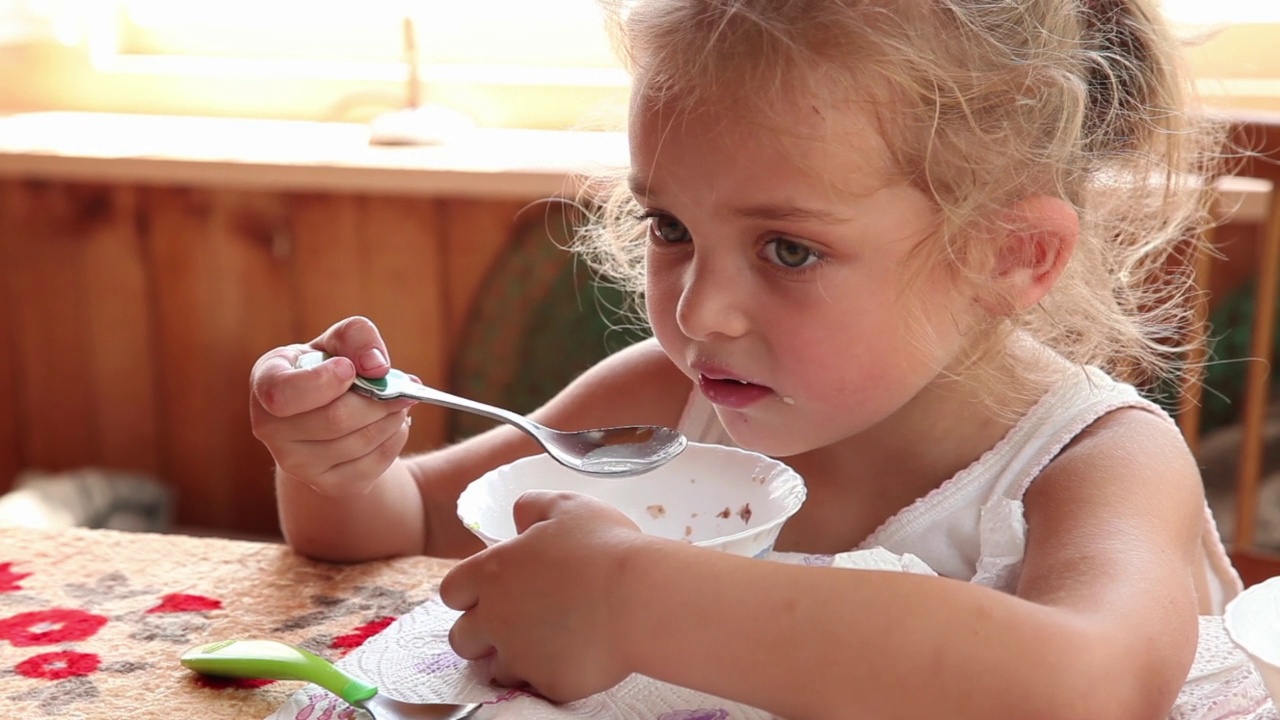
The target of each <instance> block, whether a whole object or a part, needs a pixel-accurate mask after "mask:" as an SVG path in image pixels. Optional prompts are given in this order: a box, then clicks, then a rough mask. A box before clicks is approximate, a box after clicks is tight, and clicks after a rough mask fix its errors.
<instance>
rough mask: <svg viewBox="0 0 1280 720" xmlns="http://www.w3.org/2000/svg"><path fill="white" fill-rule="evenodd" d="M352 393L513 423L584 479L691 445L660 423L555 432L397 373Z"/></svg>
mask: <svg viewBox="0 0 1280 720" xmlns="http://www.w3.org/2000/svg"><path fill="white" fill-rule="evenodd" d="M327 357H328V356H327V355H326V354H324V353H322V352H314V353H307V354H305V355H303V356H302V357H300V358H299V359H298V367H302V368H305V367H314V366H316V365H319V364H320V363H322V362H324V361H325V359H326V358H327ZM351 389H352V390H354V391H355V392H358V393H360V394H361V395H364V396H366V397H370V398H373V399H375V400H397V399H400V398H409V399H412V400H417V401H419V402H425V403H431V404H432V405H440V406H443V407H447V408H450V409H453V410H461V411H463V412H470V413H475V414H477V415H482V416H484V417H487V418H490V419H492V420H498V421H500V422H504V423H507V424H509V425H513V426H515V427H517V428H519V429H520V430H523V431H524V432H525V434H527V435H529V436H530V437H532V438H533V439H534V440H536V441H537V442H538V444H539V445H541V446H542V448H543V450H545V451H546V453H547V454H548V455H550V456H551V457H552V459H554V460H555V461H556V462H558V463H560V464H561V465H563V466H565V467H567V468H570V469H572V470H576V471H578V472H580V473H584V474H586V475H595V476H600V477H614V478H623V477H630V476H633V475H640V474H643V473H646V472H649V471H650V470H653V469H654V468H657V467H659V466H661V465H664V464H666V463H667V462H670V461H671V460H672V459H674V458H675V457H676V456H677V455H679V454H680V453H681V452H683V451H684V449H685V447H687V446H688V440H687V439H686V438H685V436H684V435H683V434H681V433H679V432H677V431H675V430H672V429H671V428H666V427H661V426H658V425H628V426H623V427H612V428H598V429H594V430H580V431H577V432H568V431H563V430H553V429H551V428H549V427H546V426H545V425H541V424H539V423H537V422H534V421H533V420H530V419H529V418H527V417H525V416H523V415H520V414H519V413H515V412H512V411H510V410H505V409H503V408H499V407H494V406H492V405H487V404H485V403H482V402H478V401H476V400H469V399H467V398H463V397H459V396H457V395H453V394H451V393H447V392H444V391H443V390H437V389H436V388H433V387H430V386H427V385H423V384H422V383H420V382H417V381H416V380H414V379H413V378H412V377H410V376H409V375H408V374H406V373H404V372H401V371H400V370H395V369H392V370H391V371H389V372H388V373H387V374H386V376H385V377H381V378H368V377H360V376H357V377H356V379H355V382H354V383H353V384H352V386H351Z"/></svg>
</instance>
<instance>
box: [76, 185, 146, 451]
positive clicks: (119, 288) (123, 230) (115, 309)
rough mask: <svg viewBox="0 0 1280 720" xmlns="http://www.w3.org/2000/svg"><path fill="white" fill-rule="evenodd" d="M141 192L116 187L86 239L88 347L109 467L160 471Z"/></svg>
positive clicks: (95, 414) (95, 405)
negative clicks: (141, 220) (139, 202)
mask: <svg viewBox="0 0 1280 720" xmlns="http://www.w3.org/2000/svg"><path fill="white" fill-rule="evenodd" d="M138 210H139V208H138V192H137V190H136V189H134V188H132V187H124V186H114V187H112V188H111V189H110V191H109V194H108V196H107V207H106V208H105V214H104V217H103V218H102V221H101V222H99V223H98V224H97V225H96V227H94V228H91V229H88V230H87V232H86V235H85V237H84V243H85V248H84V257H83V262H84V270H83V273H82V275H81V278H82V281H83V287H84V292H85V294H86V296H87V297H88V298H90V301H89V302H88V304H87V306H86V307H85V322H86V325H87V327H86V329H85V334H86V341H87V343H88V346H89V353H90V356H91V358H92V361H91V362H90V370H91V375H90V377H89V379H90V380H91V381H92V384H93V387H94V393H93V395H92V397H91V401H92V410H93V417H94V420H95V425H96V427H97V431H98V436H99V445H98V453H99V455H98V462H99V463H100V464H102V465H103V466H105V467H109V468H117V469H126V470H137V471H141V472H145V473H147V474H149V475H157V474H158V473H159V472H160V469H161V466H160V450H159V441H158V435H159V427H158V426H159V399H158V397H157V390H156V378H157V377H158V375H157V373H158V367H157V364H156V346H155V323H154V322H153V315H152V308H153V305H154V300H155V296H154V294H153V288H152V286H151V278H150V276H149V274H148V273H147V272H146V257H145V252H144V238H142V237H140V234H139V227H138Z"/></svg>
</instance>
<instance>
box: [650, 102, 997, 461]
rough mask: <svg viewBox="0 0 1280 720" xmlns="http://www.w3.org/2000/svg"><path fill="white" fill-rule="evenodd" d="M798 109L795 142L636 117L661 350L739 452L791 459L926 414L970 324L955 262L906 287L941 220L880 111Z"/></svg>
mask: <svg viewBox="0 0 1280 720" xmlns="http://www.w3.org/2000/svg"><path fill="white" fill-rule="evenodd" d="M792 115H793V117H791V118H789V119H790V120H791V122H790V123H787V124H785V125H779V127H783V128H785V130H786V132H785V136H783V135H782V134H780V133H777V132H773V133H771V132H769V131H766V130H763V129H761V128H758V127H751V126H749V125H748V124H747V123H743V122H740V121H737V120H734V119H733V118H731V117H726V116H725V115H724V114H718V113H702V114H698V115H695V116H693V117H686V116H681V117H680V118H678V119H676V120H675V121H671V120H669V119H668V118H664V117H663V116H662V108H661V107H660V106H657V105H654V104H650V103H646V102H644V101H643V100H640V101H638V102H636V103H635V105H634V107H633V111H632V118H631V162H632V171H633V175H632V184H633V190H634V192H635V195H636V198H637V200H638V202H639V204H640V206H641V207H642V208H643V210H644V215H645V217H646V218H647V222H648V228H649V248H648V255H647V263H648V284H647V294H646V303H647V309H648V314H649V319H650V322H651V323H652V326H653V329H654V332H655V335H656V336H657V339H658V342H659V343H661V345H662V347H663V349H664V350H665V351H666V352H667V354H668V355H670V357H671V358H672V359H673V360H674V361H675V362H676V364H677V365H679V366H680V367H681V368H682V369H683V370H684V371H685V373H687V374H688V375H689V377H690V378H692V379H693V380H694V381H695V382H696V383H697V384H698V386H699V388H700V389H701V391H702V393H703V394H704V395H705V396H706V397H707V399H709V400H710V401H711V402H712V403H713V404H714V405H715V407H716V412H717V413H718V415H719V417H720V420H721V422H722V423H723V424H724V427H725V429H726V430H727V431H728V433H729V434H730V436H731V437H732V438H733V440H734V441H735V442H736V443H738V444H740V445H742V446H743V447H746V448H749V449H752V450H756V451H758V452H762V453H765V454H768V455H774V456H781V457H785V456H788V455H795V454H798V453H802V452H806V451H809V450H812V449H816V448H820V447H825V446H828V445H831V444H834V443H836V442H839V441H841V440H843V439H845V438H849V437H851V436H854V435H857V434H859V433H861V432H863V431H866V430H868V429H869V428H872V427H874V426H877V425H879V424H881V423H883V422H885V421H886V420H888V419H890V418H893V417H894V416H895V415H897V414H899V413H900V411H902V410H903V409H904V408H905V407H908V406H911V407H916V408H918V409H920V410H925V409H926V408H924V407H920V406H921V404H922V403H923V404H924V405H927V404H928V401H927V400H923V401H922V400H916V402H915V403H913V399H916V398H917V397H918V396H919V397H920V398H927V397H928V394H925V395H922V394H921V393H922V391H924V390H926V389H928V388H929V387H930V386H931V385H932V384H933V383H935V382H936V381H938V380H939V375H940V373H941V372H942V371H943V370H944V369H946V368H947V367H948V366H949V365H951V364H953V363H954V362H955V361H956V359H957V357H958V355H959V354H960V352H961V351H962V350H963V347H964V344H965V341H966V340H965V331H966V330H967V329H968V328H971V327H972V325H973V321H974V318H975V315H974V312H973V310H972V309H971V308H972V303H970V302H969V301H968V300H967V299H965V298H963V297H962V295H961V294H960V293H959V291H958V290H957V288H956V287H954V286H953V284H952V283H951V282H950V281H949V273H948V272H947V270H945V269H941V268H940V269H937V270H933V271H931V272H929V273H928V274H926V275H925V276H924V277H923V278H922V279H921V280H920V281H919V282H918V283H917V284H915V285H913V286H912V287H911V293H910V296H908V295H906V294H905V293H906V288H907V282H906V278H905V276H904V268H905V265H904V263H905V260H906V259H907V256H908V253H909V251H910V250H911V249H912V248H913V247H914V246H915V245H916V244H917V243H919V242H921V241H922V240H924V239H925V238H926V237H928V235H929V234H930V232H931V230H932V229H933V228H934V227H935V226H936V223H937V217H938V214H937V213H938V211H937V209H936V208H935V206H934V205H933V204H932V203H931V202H930V201H929V199H928V198H927V196H926V195H925V194H924V193H922V192H920V191H919V190H917V189H915V188H913V187H912V186H910V185H908V184H907V183H906V182H905V181H903V180H901V179H900V178H899V177H898V176H897V175H895V174H894V173H893V172H892V170H891V166H890V163H889V153H888V152H887V149H886V148H885V146H884V143H883V141H882V140H881V138H880V136H879V134H878V133H877V132H876V131H875V130H874V129H873V128H874V124H873V120H872V117H871V115H870V114H866V115H859V114H857V113H852V112H850V113H844V116H842V117H841V118H840V120H839V122H835V121H832V120H831V119H829V118H827V117H826V116H824V115H823V114H822V113H820V112H819V111H818V110H817V109H816V108H812V107H810V106H807V105H806V106H803V107H799V106H797V109H796V110H795V111H794V112H793V113H792ZM846 116H847V117H846ZM926 411H927V410H926ZM912 416H913V417H914V416H915V414H914V413H912Z"/></svg>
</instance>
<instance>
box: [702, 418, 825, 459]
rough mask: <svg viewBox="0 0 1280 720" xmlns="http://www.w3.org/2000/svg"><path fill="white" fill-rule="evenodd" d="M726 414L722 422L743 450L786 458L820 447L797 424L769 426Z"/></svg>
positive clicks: (735, 442) (721, 419)
mask: <svg viewBox="0 0 1280 720" xmlns="http://www.w3.org/2000/svg"><path fill="white" fill-rule="evenodd" d="M726 414H728V413H721V415H720V422H721V424H722V425H723V426H724V429H725V432H726V433H727V434H728V435H729V439H730V440H732V441H733V443H734V444H735V445H737V446H738V447H740V448H742V449H743V450H750V451H751V452H755V453H760V454H761V455H765V456H767V457H772V458H786V457H790V456H792V455H800V454H802V453H806V452H809V451H810V450H815V449H817V448H818V447H820V446H819V445H815V444H814V443H813V438H814V436H813V435H808V434H806V433H804V432H803V431H802V430H801V429H800V428H797V427H796V426H789V427H786V428H785V429H782V428H769V427H768V426H766V425H765V424H763V423H758V422H752V421H750V420H747V421H745V422H744V419H743V418H740V417H739V418H730V417H725V415H726Z"/></svg>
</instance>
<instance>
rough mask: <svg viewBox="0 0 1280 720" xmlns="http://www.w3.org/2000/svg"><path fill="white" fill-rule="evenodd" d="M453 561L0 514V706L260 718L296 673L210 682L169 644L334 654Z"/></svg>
mask: <svg viewBox="0 0 1280 720" xmlns="http://www.w3.org/2000/svg"><path fill="white" fill-rule="evenodd" d="M450 565H451V562H450V561H447V560H437V559H432V558H425V557H415V558H400V559H396V560H387V561H381V562H373V563H363V564H360V565H331V564H325V563H318V562H314V561H310V560H306V559H304V558H302V557H301V556H299V555H297V554H296V553H294V552H293V551H291V550H290V549H289V548H287V547H285V546H283V545H279V544H272V543H256V542H244V541H233V540H223V539H215V538H194V537H187V536H177V535H155V534H144V533H123V532H114V531H109V530H84V529H73V530H59V531H46V530H30V529H17V528H0V718H4V719H5V720H8V719H9V718H22V719H23V720H44V719H45V718H51V719H52V718H58V719H62V718H68V719H75V720H79V719H82V718H84V719H97V718H104V719H105V718H111V719H113V720H114V719H117V718H138V719H149V718H157V719H159V718H164V719H165V720H172V719H173V718H200V719H201V720H221V719H223V718H227V719H230V718H237V719H241V718H248V719H260V718H265V717H267V716H268V715H271V714H272V713H273V712H274V711H275V710H276V709H277V708H278V707H280V705H281V704H282V703H284V702H285V700H286V699H287V698H288V697H289V696H290V695H291V694H292V693H293V692H294V691H296V690H298V689H299V688H301V687H303V685H304V683H300V682H283V681H280V682H271V681H247V680H239V681H227V682H215V681H212V680H209V679H206V678H202V677H199V676H197V675H195V674H194V673H191V672H190V671H188V670H186V669H185V668H183V667H182V666H181V665H179V664H178V657H179V655H181V654H182V652H183V651H184V650H186V649H187V648H189V647H191V646H193V645H197V644H200V643H205V642H212V641H215V640H222V639H227V638H233V637H264V638H273V639H277V640H283V641H285V642H289V643H293V644H295V645H299V646H301V647H304V648H306V649H308V650H311V651H312V652H314V653H316V654H318V655H321V656H322V657H326V658H329V659H331V660H337V659H339V658H342V657H343V656H345V655H346V654H347V653H349V652H350V651H351V650H353V649H355V648H356V647H358V646H359V645H360V644H362V643H363V642H364V641H365V640H366V639H368V638H369V637H371V636H372V635H374V634H375V633H377V632H378V631H380V630H382V629H383V628H385V627H386V626H387V625H389V624H390V623H391V622H392V621H393V620H395V619H396V618H398V617H400V616H401V615H404V614H406V613H408V612H409V611H410V610H412V609H413V608H415V607H417V606H418V605H421V604H422V603H424V602H425V601H427V600H429V599H431V598H433V597H435V595H436V591H437V588H438V587H439V582H440V579H441V578H442V577H443V576H444V573H445V572H446V571H447V570H448V569H449V567H450Z"/></svg>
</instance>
